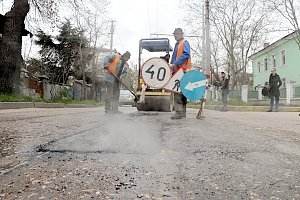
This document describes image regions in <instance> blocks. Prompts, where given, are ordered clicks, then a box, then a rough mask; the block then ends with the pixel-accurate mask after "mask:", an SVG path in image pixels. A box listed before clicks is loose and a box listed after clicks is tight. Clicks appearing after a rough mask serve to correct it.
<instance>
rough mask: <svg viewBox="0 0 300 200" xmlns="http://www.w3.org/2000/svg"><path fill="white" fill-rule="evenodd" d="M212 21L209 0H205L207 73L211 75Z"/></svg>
mask: <svg viewBox="0 0 300 200" xmlns="http://www.w3.org/2000/svg"><path fill="white" fill-rule="evenodd" d="M210 62H211V55H210V23H209V0H205V74H207V75H210V64H211V63H210Z"/></svg>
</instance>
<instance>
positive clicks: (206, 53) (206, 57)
mask: <svg viewBox="0 0 300 200" xmlns="http://www.w3.org/2000/svg"><path fill="white" fill-rule="evenodd" d="M204 1H205V4H204V6H203V14H204V13H205V14H204V25H205V26H203V27H204V29H205V30H203V31H202V34H203V35H204V36H205V37H204V38H203V40H202V46H203V47H202V48H203V49H202V53H203V55H202V57H203V58H202V63H204V66H203V67H204V73H205V75H206V77H207V79H208V82H209V80H211V72H210V65H211V63H210V62H211V61H210V59H211V55H210V24H209V0H204ZM207 93H208V91H207V90H206V91H205V94H204V99H201V102H200V109H199V112H198V114H197V117H196V118H197V119H204V118H205V116H204V112H203V108H204V105H205V102H206V100H207Z"/></svg>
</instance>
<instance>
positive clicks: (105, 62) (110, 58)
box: [103, 53, 129, 83]
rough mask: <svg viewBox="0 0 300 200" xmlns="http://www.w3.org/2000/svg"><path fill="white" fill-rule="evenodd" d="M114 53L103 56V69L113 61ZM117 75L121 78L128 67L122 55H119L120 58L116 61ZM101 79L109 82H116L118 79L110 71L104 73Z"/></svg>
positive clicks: (125, 73)
mask: <svg viewBox="0 0 300 200" xmlns="http://www.w3.org/2000/svg"><path fill="white" fill-rule="evenodd" d="M115 55H116V54H115V53H113V54H111V55H108V56H105V57H104V60H103V69H108V66H109V64H110V63H112V62H113V60H114V59H115ZM116 67H117V76H118V77H119V78H120V79H123V78H124V77H125V76H126V75H127V69H128V67H129V65H128V63H127V62H125V63H124V62H123V56H121V57H120V60H119V61H118V63H117V66H116ZM103 80H104V81H107V82H110V83H114V82H118V80H117V79H116V78H115V77H114V76H113V75H112V74H110V73H105V74H104V76H103Z"/></svg>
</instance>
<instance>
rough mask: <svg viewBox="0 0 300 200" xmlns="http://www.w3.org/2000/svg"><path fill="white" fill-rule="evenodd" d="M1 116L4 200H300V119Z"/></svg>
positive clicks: (68, 113) (76, 112)
mask: <svg viewBox="0 0 300 200" xmlns="http://www.w3.org/2000/svg"><path fill="white" fill-rule="evenodd" d="M120 110H121V111H123V112H124V113H123V114H122V115H111V114H110V115H107V114H106V115H105V114H104V110H103V108H101V107H100V108H61V109H16V110H0V127H1V128H0V142H1V147H0V161H1V162H0V163H1V164H0V172H1V174H0V185H1V188H0V199H122V200H124V199H172V200H176V199H300V131H299V130H300V116H299V114H298V113H292V112H282V113H281V112H278V113H265V112H218V111H206V110H205V116H206V118H205V119H203V120H198V119H196V118H195V117H196V114H197V110H195V109H189V110H188V113H187V115H188V117H187V118H186V119H184V120H179V121H178V120H175V121H174V120H171V119H170V116H171V114H172V113H163V112H138V111H136V108H132V107H121V108H120Z"/></svg>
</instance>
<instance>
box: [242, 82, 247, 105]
mask: <svg viewBox="0 0 300 200" xmlns="http://www.w3.org/2000/svg"><path fill="white" fill-rule="evenodd" d="M242 101H243V102H245V103H247V102H248V85H242Z"/></svg>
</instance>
